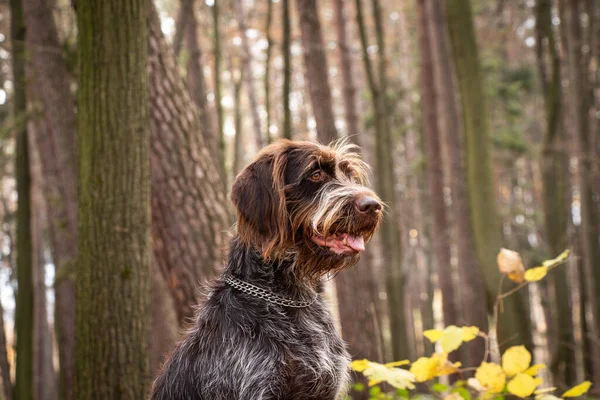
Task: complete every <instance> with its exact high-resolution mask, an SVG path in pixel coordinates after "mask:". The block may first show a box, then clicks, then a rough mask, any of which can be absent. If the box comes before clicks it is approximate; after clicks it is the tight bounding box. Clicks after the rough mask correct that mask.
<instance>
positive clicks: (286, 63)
mask: <svg viewBox="0 0 600 400" xmlns="http://www.w3.org/2000/svg"><path fill="white" fill-rule="evenodd" d="M281 19H282V24H283V40H282V41H281V53H282V54H283V94H282V97H283V131H282V132H281V136H282V137H284V138H286V139H291V138H292V112H291V110H290V92H291V84H292V57H291V45H290V42H291V36H292V33H291V27H290V3H289V0H281Z"/></svg>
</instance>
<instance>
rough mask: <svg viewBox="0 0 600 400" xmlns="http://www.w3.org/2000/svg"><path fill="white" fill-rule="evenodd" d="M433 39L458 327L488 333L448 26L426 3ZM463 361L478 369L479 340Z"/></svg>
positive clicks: (435, 2)
mask: <svg viewBox="0 0 600 400" xmlns="http://www.w3.org/2000/svg"><path fill="white" fill-rule="evenodd" d="M428 3H429V4H428V7H427V11H428V13H429V14H430V19H431V24H430V26H429V29H430V30H431V32H432V33H431V38H432V42H431V43H432V54H433V62H434V73H435V78H436V87H437V88H438V89H439V97H438V110H439V117H440V118H439V121H440V128H441V138H442V141H443V143H444V144H445V146H446V151H447V155H448V163H446V165H447V166H448V168H447V177H448V182H449V186H450V192H451V198H452V212H453V221H454V224H455V226H456V239H455V241H456V250H457V255H458V271H459V277H460V283H461V290H460V292H459V293H458V294H459V299H460V300H459V301H460V304H461V305H462V306H459V304H456V307H457V310H460V311H461V312H460V315H461V317H460V318H459V320H461V324H464V325H468V326H477V327H479V329H481V330H483V331H487V329H488V312H487V307H486V291H485V284H484V282H483V277H482V276H481V268H480V265H479V261H478V260H477V254H476V252H475V241H474V238H473V231H472V225H471V216H470V214H469V208H470V206H469V193H468V187H467V181H466V180H467V175H466V171H465V165H464V149H463V142H464V140H461V139H462V135H463V130H462V126H461V124H460V120H459V111H458V107H457V100H456V96H455V76H454V71H453V70H452V56H451V55H450V45H449V43H448V35H447V33H446V32H447V25H446V21H445V19H444V18H443V14H444V13H443V7H444V6H443V3H442V2H441V1H440V0H432V1H429V2H428ZM465 348H466V351H465V352H464V353H466V354H465V357H463V360H465V361H468V362H469V365H477V364H478V363H480V362H481V360H482V358H483V346H481V343H480V341H479V340H477V341H475V342H472V343H470V344H466V345H465Z"/></svg>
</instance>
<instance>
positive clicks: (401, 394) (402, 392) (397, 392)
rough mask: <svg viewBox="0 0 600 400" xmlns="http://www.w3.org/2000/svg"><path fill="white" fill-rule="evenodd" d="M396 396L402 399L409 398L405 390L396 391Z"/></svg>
mask: <svg viewBox="0 0 600 400" xmlns="http://www.w3.org/2000/svg"><path fill="white" fill-rule="evenodd" d="M396 395H397V396H399V397H400V398H402V399H408V398H409V397H410V396H409V394H408V390H406V389H398V390H396Z"/></svg>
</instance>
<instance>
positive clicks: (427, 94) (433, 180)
mask: <svg viewBox="0 0 600 400" xmlns="http://www.w3.org/2000/svg"><path fill="white" fill-rule="evenodd" d="M428 3H430V2H429V1H427V0H418V1H417V11H418V15H419V22H418V24H417V28H418V32H419V45H420V52H419V54H420V56H421V65H420V70H421V98H422V109H423V132H424V139H425V157H426V163H427V182H428V184H429V199H430V202H431V203H430V204H431V211H432V214H433V215H432V216H433V218H432V229H431V241H432V243H433V253H434V255H435V258H436V263H437V266H438V268H437V270H438V277H439V284H440V289H441V291H442V311H443V315H444V325H446V326H448V325H456V324H457V322H458V313H457V310H456V305H455V295H454V285H453V283H452V266H451V263H450V258H451V257H450V235H449V227H448V218H447V216H446V204H445V201H444V174H443V170H442V165H443V160H442V148H441V143H440V130H439V126H438V115H437V101H438V98H437V96H438V95H437V88H436V82H435V77H434V71H433V56H432V46H431V42H432V37H431V36H432V35H431V31H430V25H431V24H433V23H434V22H433V21H432V20H431V17H432V16H431V14H430V13H429V12H428V8H430V4H428ZM425 328H426V329H430V328H429V327H425ZM480 360H481V358H480Z"/></svg>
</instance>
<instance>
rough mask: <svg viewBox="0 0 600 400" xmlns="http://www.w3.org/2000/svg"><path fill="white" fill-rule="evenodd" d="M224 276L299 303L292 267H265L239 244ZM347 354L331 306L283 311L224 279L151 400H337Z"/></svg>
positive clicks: (307, 291)
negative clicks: (287, 297)
mask: <svg viewBox="0 0 600 400" xmlns="http://www.w3.org/2000/svg"><path fill="white" fill-rule="evenodd" d="M225 274H231V275H233V276H235V277H238V278H240V279H244V280H246V281H247V282H250V283H253V284H255V285H259V286H261V287H264V288H268V289H270V290H272V291H274V292H277V293H280V294H285V295H286V296H291V297H293V298H296V299H306V298H310V297H312V296H314V295H315V294H316V293H315V289H313V288H312V287H311V286H310V285H307V284H303V283H302V282H297V281H296V279H295V277H294V275H293V271H292V265H291V262H289V261H288V262H286V261H283V262H277V263H272V262H265V261H264V260H262V259H261V258H260V256H259V255H258V254H256V252H254V251H253V250H251V249H249V248H247V247H245V246H244V245H243V244H241V243H240V242H239V241H238V240H237V238H234V239H233V241H232V244H231V248H230V251H229V260H228V263H227V267H226V270H225ZM349 362H350V359H349V356H348V353H347V352H346V349H345V346H344V343H343V342H342V340H341V339H340V337H339V336H338V334H337V333H336V330H335V327H334V323H333V317H332V315H331V313H330V311H329V309H328V306H327V304H326V303H325V301H324V300H323V299H322V297H321V295H320V294H318V299H317V300H316V301H315V302H314V303H313V304H312V305H310V306H308V307H306V308H286V307H283V306H279V305H275V304H271V303H268V302H266V301H264V300H261V299H257V298H254V297H252V296H250V295H248V294H245V293H243V292H240V291H238V290H236V289H234V288H231V287H230V286H228V285H226V284H225V283H223V281H222V279H219V280H218V281H217V282H216V283H215V284H214V286H213V288H212V291H211V292H210V295H209V297H208V299H207V300H206V302H205V303H204V304H203V305H202V306H201V308H200V310H199V312H198V315H197V319H196V321H195V324H194V326H193V327H192V329H191V331H190V332H189V334H188V336H187V337H186V338H185V339H184V341H183V342H182V343H181V344H180V345H179V346H178V347H177V348H176V349H175V351H174V352H173V354H172V355H171V356H170V358H169V359H168V360H167V362H166V363H165V365H164V367H163V371H162V373H161V374H160V375H159V376H158V378H157V379H156V381H155V382H154V386H153V389H152V395H151V399H152V400H167V399H169V400H184V399H185V400H198V399H202V400H237V399H239V400H242V399H244V400H273V399H293V400H309V399H314V400H317V399H319V400H334V399H338V398H339V397H340V395H341V393H343V392H344V390H345V389H346V386H347V384H348V382H349Z"/></svg>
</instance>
